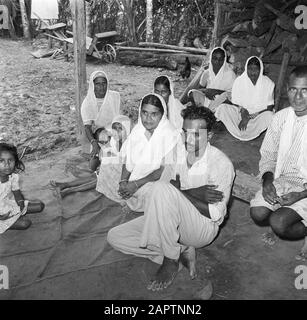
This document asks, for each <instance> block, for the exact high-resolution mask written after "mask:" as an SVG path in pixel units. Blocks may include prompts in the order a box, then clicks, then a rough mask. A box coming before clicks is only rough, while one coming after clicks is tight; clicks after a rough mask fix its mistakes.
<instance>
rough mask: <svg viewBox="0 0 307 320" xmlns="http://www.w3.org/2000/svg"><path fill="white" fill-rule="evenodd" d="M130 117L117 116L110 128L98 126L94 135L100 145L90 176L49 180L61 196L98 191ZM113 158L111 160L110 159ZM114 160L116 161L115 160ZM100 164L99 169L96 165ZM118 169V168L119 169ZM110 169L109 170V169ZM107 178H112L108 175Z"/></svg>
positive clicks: (115, 156) (126, 134)
mask: <svg viewBox="0 0 307 320" xmlns="http://www.w3.org/2000/svg"><path fill="white" fill-rule="evenodd" d="M130 125H131V122H130V119H129V118H128V117H127V116H123V115H120V116H117V117H115V118H114V120H113V121H112V124H111V129H110V128H108V129H104V128H98V129H97V130H96V131H95V133H94V137H95V139H97V141H98V143H99V147H100V151H99V158H98V157H94V158H92V159H91V161H90V167H91V170H92V171H94V172H93V173H92V174H91V175H90V176H87V177H84V178H79V179H75V180H73V181H70V182H55V181H50V184H51V185H52V186H53V187H58V188H59V189H60V194H61V196H62V198H64V197H65V196H67V195H68V194H70V193H73V192H81V191H87V190H91V189H95V188H96V190H97V191H99V192H101V191H100V189H99V186H100V183H101V176H102V175H103V177H105V174H103V173H104V171H105V170H106V167H107V166H108V164H110V166H111V165H112V163H114V159H117V157H118V155H119V151H120V149H121V146H122V144H123V143H124V141H125V140H126V138H127V136H128V135H129V134H130ZM112 160H113V161H112ZM115 162H116V161H115ZM99 166H100V168H99V170H98V167H99ZM119 170H120V169H118V171H119ZM109 171H111V170H109ZM109 179H111V180H112V179H114V178H112V177H109Z"/></svg>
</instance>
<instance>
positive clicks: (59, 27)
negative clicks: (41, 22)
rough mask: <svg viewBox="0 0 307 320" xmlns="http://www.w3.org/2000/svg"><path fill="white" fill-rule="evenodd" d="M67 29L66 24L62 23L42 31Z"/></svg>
mask: <svg viewBox="0 0 307 320" xmlns="http://www.w3.org/2000/svg"><path fill="white" fill-rule="evenodd" d="M65 27H66V24H65V23H62V22H60V23H56V24H53V25H51V26H46V27H44V28H42V30H58V29H62V28H65Z"/></svg>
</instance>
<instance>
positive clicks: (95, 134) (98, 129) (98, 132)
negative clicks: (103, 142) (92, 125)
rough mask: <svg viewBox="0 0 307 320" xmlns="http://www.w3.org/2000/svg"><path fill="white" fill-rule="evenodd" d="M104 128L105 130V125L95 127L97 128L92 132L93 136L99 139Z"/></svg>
mask: <svg viewBox="0 0 307 320" xmlns="http://www.w3.org/2000/svg"><path fill="white" fill-rule="evenodd" d="M104 130H106V128H105V127H100V128H97V129H96V130H95V132H94V134H93V136H94V138H95V139H96V140H99V135H100V132H102V131H104Z"/></svg>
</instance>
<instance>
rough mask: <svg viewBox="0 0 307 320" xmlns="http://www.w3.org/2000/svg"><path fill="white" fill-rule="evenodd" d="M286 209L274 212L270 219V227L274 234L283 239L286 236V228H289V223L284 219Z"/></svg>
mask: <svg viewBox="0 0 307 320" xmlns="http://www.w3.org/2000/svg"><path fill="white" fill-rule="evenodd" d="M285 210H286V209H283V208H281V209H278V210H276V211H275V212H274V213H273V214H272V215H271V217H270V225H271V228H272V230H273V231H274V233H275V234H277V235H278V236H279V237H281V238H283V237H286V236H287V231H288V228H289V227H290V225H289V222H288V220H287V218H286V214H287V213H286V212H285Z"/></svg>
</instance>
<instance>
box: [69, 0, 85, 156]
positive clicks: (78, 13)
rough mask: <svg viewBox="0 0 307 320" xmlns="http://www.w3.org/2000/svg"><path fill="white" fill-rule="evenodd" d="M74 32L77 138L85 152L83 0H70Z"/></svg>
mask: <svg viewBox="0 0 307 320" xmlns="http://www.w3.org/2000/svg"><path fill="white" fill-rule="evenodd" d="M71 1H72V3H71V5H72V16H73V32H74V66H75V70H74V75H75V82H76V117H77V119H76V120H77V124H78V138H79V142H80V143H81V144H82V147H83V151H84V152H86V151H87V150H86V148H87V146H86V138H85V132H84V126H83V122H82V118H81V104H82V102H83V100H84V97H85V95H86V90H87V85H86V28H85V4H84V0H71Z"/></svg>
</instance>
